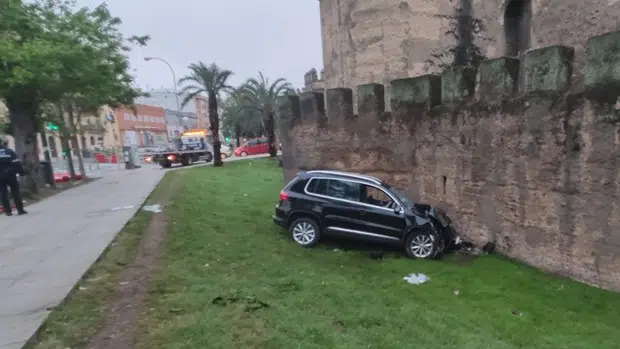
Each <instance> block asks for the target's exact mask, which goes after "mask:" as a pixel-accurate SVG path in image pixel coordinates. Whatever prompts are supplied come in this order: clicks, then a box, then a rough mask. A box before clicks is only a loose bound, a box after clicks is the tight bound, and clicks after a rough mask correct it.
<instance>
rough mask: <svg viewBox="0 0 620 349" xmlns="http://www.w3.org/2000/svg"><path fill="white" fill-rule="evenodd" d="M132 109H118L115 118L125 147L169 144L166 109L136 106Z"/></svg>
mask: <svg viewBox="0 0 620 349" xmlns="http://www.w3.org/2000/svg"><path fill="white" fill-rule="evenodd" d="M134 107H135V110H132V109H131V108H117V109H115V110H114V116H115V118H116V123H117V125H118V130H119V134H120V140H121V144H122V145H123V146H132V145H135V146H138V147H153V146H165V145H167V144H168V128H167V125H166V111H165V110H164V108H161V107H156V106H152V105H144V104H136V105H135V106H134Z"/></svg>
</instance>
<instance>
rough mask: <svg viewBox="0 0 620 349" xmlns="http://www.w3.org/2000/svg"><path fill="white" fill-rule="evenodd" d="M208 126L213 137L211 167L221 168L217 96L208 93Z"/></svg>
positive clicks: (222, 163)
mask: <svg viewBox="0 0 620 349" xmlns="http://www.w3.org/2000/svg"><path fill="white" fill-rule="evenodd" d="M209 123H210V124H211V125H209V126H210V127H209V128H210V130H211V134H212V135H213V166H223V165H224V162H223V161H222V142H221V140H220V117H219V115H218V114H217V95H216V94H215V93H209Z"/></svg>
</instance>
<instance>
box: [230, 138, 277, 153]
mask: <svg viewBox="0 0 620 349" xmlns="http://www.w3.org/2000/svg"><path fill="white" fill-rule="evenodd" d="M267 153H269V140H268V139H267V138H255V139H250V140H249V141H247V142H246V143H244V144H242V145H241V146H240V147H238V148H237V149H235V156H248V155H258V154H267Z"/></svg>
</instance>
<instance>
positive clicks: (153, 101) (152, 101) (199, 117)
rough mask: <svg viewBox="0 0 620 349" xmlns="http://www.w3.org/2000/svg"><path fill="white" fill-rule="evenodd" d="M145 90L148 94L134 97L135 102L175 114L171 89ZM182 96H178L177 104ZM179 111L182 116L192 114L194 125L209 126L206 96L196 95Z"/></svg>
mask: <svg viewBox="0 0 620 349" xmlns="http://www.w3.org/2000/svg"><path fill="white" fill-rule="evenodd" d="M147 92H148V94H149V96H148V97H139V98H138V99H136V103H139V104H144V105H153V106H157V107H161V108H164V109H166V110H169V111H170V112H171V113H174V114H175V115H176V114H177V110H178V109H177V98H176V96H175V93H174V91H173V90H170V89H154V90H150V91H147ZM184 98H185V96H179V104H180V103H183V99H184ZM181 113H182V116H187V115H188V114H187V113H191V114H193V115H194V117H195V119H196V127H198V128H208V127H209V108H208V103H207V98H206V97H202V96H196V97H195V98H194V99H193V101H190V102H189V103H187V105H185V107H182V108H181ZM177 117H178V116H177Z"/></svg>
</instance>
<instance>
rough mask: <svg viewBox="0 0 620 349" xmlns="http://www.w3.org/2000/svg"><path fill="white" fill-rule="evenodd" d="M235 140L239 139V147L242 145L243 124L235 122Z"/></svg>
mask: <svg viewBox="0 0 620 349" xmlns="http://www.w3.org/2000/svg"><path fill="white" fill-rule="evenodd" d="M235 140H236V141H237V148H239V147H240V146H241V124H240V123H238V122H236V123H235Z"/></svg>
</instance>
